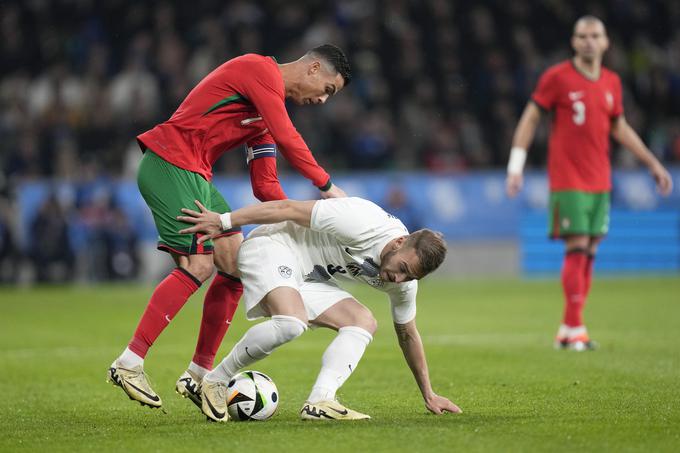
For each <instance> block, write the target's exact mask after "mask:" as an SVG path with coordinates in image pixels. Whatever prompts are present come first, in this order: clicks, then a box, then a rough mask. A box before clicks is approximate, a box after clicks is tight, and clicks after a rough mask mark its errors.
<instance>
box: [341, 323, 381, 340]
mask: <svg viewBox="0 0 680 453" xmlns="http://www.w3.org/2000/svg"><path fill="white" fill-rule="evenodd" d="M345 332H347V333H351V334H353V335H356V336H358V337H361V338H362V339H363V340H365V342H366V344H369V343H370V342H371V341H373V335H371V334H370V333H369V332H368V330H366V329H363V328H361V327H358V326H347V327H341V328H339V329H338V333H339V334H340V333H345Z"/></svg>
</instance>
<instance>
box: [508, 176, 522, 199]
mask: <svg viewBox="0 0 680 453" xmlns="http://www.w3.org/2000/svg"><path fill="white" fill-rule="evenodd" d="M523 185H524V177H523V176H522V174H521V173H508V177H507V179H506V180H505V191H506V193H507V194H508V196H509V197H510V198H513V197H515V196H516V195H517V194H518V193H519V191H520V190H522V186H523Z"/></svg>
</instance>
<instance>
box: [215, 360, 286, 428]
mask: <svg viewBox="0 0 680 453" xmlns="http://www.w3.org/2000/svg"><path fill="white" fill-rule="evenodd" d="M278 406H279V392H278V390H277V389H276V384H274V381H272V380H271V379H270V378H269V376H267V375H266V374H264V373H260V372H259V371H242V372H241V373H239V374H237V375H236V376H234V378H233V379H232V380H231V381H229V386H228V387H227V410H228V411H229V418H231V419H232V420H238V421H243V420H267V419H268V418H269V417H271V416H272V415H274V412H276V408H277V407H278Z"/></svg>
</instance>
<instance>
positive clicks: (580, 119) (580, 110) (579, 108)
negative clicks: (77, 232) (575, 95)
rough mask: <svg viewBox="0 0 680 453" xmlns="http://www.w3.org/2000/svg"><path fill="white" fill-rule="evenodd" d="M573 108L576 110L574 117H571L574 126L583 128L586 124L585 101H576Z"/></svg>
mask: <svg viewBox="0 0 680 453" xmlns="http://www.w3.org/2000/svg"><path fill="white" fill-rule="evenodd" d="M571 107H572V108H573V109H574V115H573V116H572V117H571V118H572V119H573V120H574V124H576V125H577V126H581V125H582V124H583V123H585V122H586V105H585V104H584V103H583V101H575V102H574V103H573V104H572V105H571Z"/></svg>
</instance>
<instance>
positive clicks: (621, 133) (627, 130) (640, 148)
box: [612, 115, 673, 195]
mask: <svg viewBox="0 0 680 453" xmlns="http://www.w3.org/2000/svg"><path fill="white" fill-rule="evenodd" d="M612 137H614V139H615V140H616V141H617V142H619V143H621V144H622V145H623V146H624V147H626V148H627V149H628V150H629V151H630V152H631V153H633V154H634V155H635V157H637V158H638V159H640V161H642V163H643V164H645V165H646V166H647V168H649V172H650V173H651V174H652V177H653V178H654V180H655V181H656V187H657V189H658V191H659V193H660V194H662V195H668V194H670V193H671V191H672V190H673V179H672V178H671V175H670V174H668V171H667V170H666V169H665V168H664V166H663V165H661V162H659V161H658V159H657V158H656V157H654V154H652V152H651V151H650V150H649V148H647V146H645V144H644V142H643V141H642V139H640V136H639V135H638V134H637V133H636V132H635V130H634V129H633V128H632V127H630V124H628V121H626V118H625V117H624V116H623V115H619V116H618V117H617V118H616V119H615V120H614V122H613V124H612Z"/></svg>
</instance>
